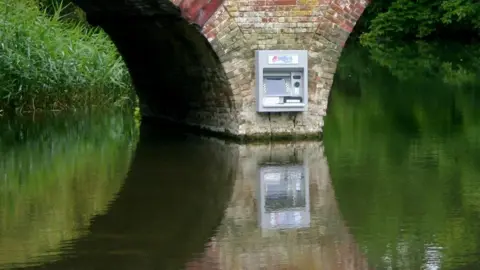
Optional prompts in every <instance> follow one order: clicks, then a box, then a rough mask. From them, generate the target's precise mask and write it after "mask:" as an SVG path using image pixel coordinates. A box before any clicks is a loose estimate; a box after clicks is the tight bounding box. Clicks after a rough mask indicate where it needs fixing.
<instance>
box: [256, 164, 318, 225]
mask: <svg viewBox="0 0 480 270" xmlns="http://www.w3.org/2000/svg"><path fill="white" fill-rule="evenodd" d="M272 163H273V164H272ZM272 163H269V164H268V165H266V166H261V167H260V173H259V175H260V179H259V180H260V181H259V184H260V187H259V190H258V191H257V193H258V194H259V195H260V200H259V201H260V204H259V205H258V206H259V208H260V210H259V213H260V227H262V228H264V229H288V228H302V227H309V226H310V205H309V194H308V186H309V184H308V170H307V168H306V167H305V166H302V165H303V164H302V165H295V164H275V163H274V162H272Z"/></svg>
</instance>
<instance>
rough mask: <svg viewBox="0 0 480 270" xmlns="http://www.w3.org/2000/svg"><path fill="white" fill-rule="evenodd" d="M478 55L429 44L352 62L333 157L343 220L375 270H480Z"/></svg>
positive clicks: (341, 89) (329, 135)
mask: <svg viewBox="0 0 480 270" xmlns="http://www.w3.org/2000/svg"><path fill="white" fill-rule="evenodd" d="M444 48H445V49H448V48H450V51H447V50H445V49H444ZM474 52H475V51H474V49H472V48H465V47H463V48H462V47H455V46H447V45H445V46H443V48H442V47H433V46H426V45H425V44H421V45H418V46H413V45H410V46H408V47H407V46H405V47H399V48H397V49H391V48H390V49H388V50H387V49H385V50H383V51H382V50H380V49H379V50H378V51H377V52H374V58H376V59H377V60H378V61H371V60H369V58H368V56H369V55H368V53H365V51H362V50H359V49H356V50H355V49H351V50H347V51H346V52H345V54H344V55H343V59H342V60H344V61H342V62H341V66H340V69H339V72H338V73H337V74H336V75H337V81H336V85H335V87H334V89H333V92H332V96H331V107H330V108H329V109H330V112H329V116H328V118H327V122H326V128H325V130H326V133H325V144H326V146H325V147H326V155H327V158H328V161H329V165H330V170H331V176H332V179H333V184H334V187H335V194H336V196H337V199H338V202H339V207H340V210H341V212H342V215H343V217H344V218H345V220H346V222H347V223H348V226H349V227H350V229H351V233H352V234H353V235H354V237H355V239H356V240H357V241H358V243H359V245H360V247H361V249H362V250H363V251H364V252H365V253H366V254H367V257H368V259H369V263H370V265H371V266H372V267H376V268H378V269H388V267H392V268H390V269H424V268H425V267H427V266H428V265H430V267H432V265H437V266H438V267H440V268H439V269H480V166H479V165H480V95H479V94H480V92H479V90H480V88H479V86H480V80H479V76H478V75H479V73H478V72H479V71H480V69H479V68H478V67H479V63H480V62H479V61H478V57H472V56H474V55H478V54H473V53H474ZM472 54H473V55H472ZM427 269H433V268H427Z"/></svg>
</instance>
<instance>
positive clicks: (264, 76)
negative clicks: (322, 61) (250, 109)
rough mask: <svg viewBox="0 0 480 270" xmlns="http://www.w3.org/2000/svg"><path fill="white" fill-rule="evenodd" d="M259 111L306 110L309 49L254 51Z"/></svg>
mask: <svg viewBox="0 0 480 270" xmlns="http://www.w3.org/2000/svg"><path fill="white" fill-rule="evenodd" d="M255 60H256V66H255V71H256V72H255V73H256V90H255V92H256V95H255V97H256V101H257V112H303V111H306V110H307V105H308V52H307V51H306V50H257V51H256V52H255Z"/></svg>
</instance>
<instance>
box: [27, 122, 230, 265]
mask: <svg viewBox="0 0 480 270" xmlns="http://www.w3.org/2000/svg"><path fill="white" fill-rule="evenodd" d="M167 130H168V129H163V130H156V129H153V128H152V127H151V126H148V125H142V126H141V128H140V139H139V141H138V144H137V147H136V150H135V155H134V157H133V160H132V162H131V165H130V169H129V172H128V174H127V177H126V179H125V181H124V184H123V186H122V187H121V189H120V191H119V192H118V193H117V195H116V198H115V199H114V200H113V201H112V202H111V203H110V205H109V208H108V211H107V212H106V213H104V214H100V215H97V216H95V217H94V218H93V219H92V220H91V222H90V223H91V224H90V226H89V228H88V233H87V234H86V235H84V236H83V237H80V238H77V239H72V240H70V241H67V242H65V243H64V245H63V247H62V249H61V254H62V258H61V259H59V260H56V261H53V262H48V263H44V264H43V265H41V266H30V267H19V268H22V269H180V268H183V266H184V265H185V263H186V262H188V261H189V260H190V258H192V257H195V256H196V255H195V254H197V253H200V254H202V253H203V251H204V248H205V245H206V244H207V243H208V241H209V239H210V238H211V237H212V236H213V235H214V234H215V232H216V228H217V227H218V225H219V224H220V222H221V220H222V217H223V212H224V210H225V207H226V204H227V203H228V200H229V198H230V195H231V192H230V190H231V187H232V185H231V183H232V182H231V181H232V180H233V176H234V175H235V174H234V172H235V167H236V164H237V162H236V155H235V149H233V150H232V149H229V146H228V145H227V144H225V143H223V142H222V141H217V140H213V139H203V138H200V137H194V136H189V135H182V134H179V133H175V132H172V133H170V132H168V131H167Z"/></svg>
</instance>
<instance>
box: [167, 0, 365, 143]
mask: <svg viewBox="0 0 480 270" xmlns="http://www.w3.org/2000/svg"><path fill="white" fill-rule="evenodd" d="M221 2H222V1H221V0H211V1H210V2H209V3H208V1H205V0H190V1H189V0H183V1H182V0H173V3H174V4H176V5H178V6H179V7H180V8H181V9H182V11H183V12H184V16H185V17H187V19H189V20H191V21H194V22H197V23H198V24H200V25H201V26H203V29H202V32H203V34H204V35H205V36H206V37H207V38H208V40H209V41H210V43H211V44H212V46H213V48H214V50H215V52H216V53H217V55H218V56H219V58H220V60H221V62H222V64H223V67H224V69H225V72H226V74H227V76H228V80H229V82H230V85H231V88H232V90H233V99H234V101H235V105H236V111H237V117H238V118H239V119H238V120H237V121H238V123H237V125H236V126H237V127H238V128H237V129H236V130H233V131H232V132H233V133H237V134H239V135H243V134H257V133H270V134H275V133H279V134H283V133H294V134H309V133H316V132H321V131H322V128H323V116H324V115H325V114H326V109H327V105H328V104H327V103H328V95H329V91H330V88H331V86H332V83H333V75H334V73H335V70H336V66H337V61H338V59H339V57H340V54H341V51H342V48H343V45H344V44H345V42H346V41H347V39H348V37H349V35H350V33H351V32H352V30H353V27H354V26H355V24H356V22H357V20H358V19H359V18H360V16H361V15H362V13H363V11H364V9H365V8H366V6H367V5H368V3H369V0H226V1H225V2H224V3H223V4H222V3H221ZM202 5H204V6H203V7H202ZM215 10H216V12H215ZM195 13H198V14H195ZM213 13H214V14H213ZM212 14H213V16H212ZM209 16H211V18H210V19H209V18H208V17H209ZM208 19H209V20H208ZM205 20H208V21H207V22H205ZM258 49H272V50H283V49H301V50H308V51H309V108H308V111H307V112H304V113H300V114H294V113H276V114H263V115H261V114H257V113H256V111H255V100H254V99H255V95H254V89H255V79H254V51H255V50H258Z"/></svg>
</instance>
